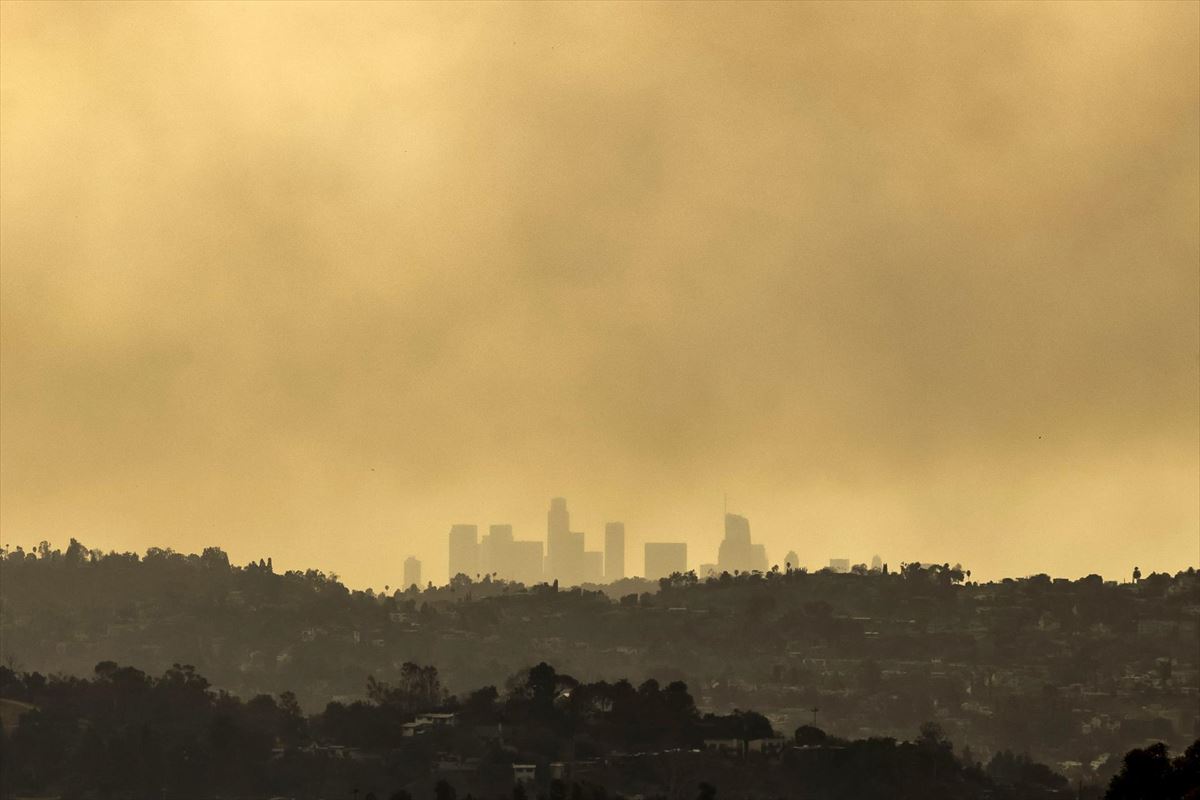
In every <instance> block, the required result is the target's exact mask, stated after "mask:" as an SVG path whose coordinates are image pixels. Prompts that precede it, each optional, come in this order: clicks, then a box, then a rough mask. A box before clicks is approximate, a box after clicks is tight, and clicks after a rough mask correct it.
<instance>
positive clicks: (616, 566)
mask: <svg viewBox="0 0 1200 800" xmlns="http://www.w3.org/2000/svg"><path fill="white" fill-rule="evenodd" d="M624 577H625V523H624V522H609V523H607V524H605V526H604V580H605V581H606V582H607V583H612V582H613V581H619V580H621V579H622V578H624Z"/></svg>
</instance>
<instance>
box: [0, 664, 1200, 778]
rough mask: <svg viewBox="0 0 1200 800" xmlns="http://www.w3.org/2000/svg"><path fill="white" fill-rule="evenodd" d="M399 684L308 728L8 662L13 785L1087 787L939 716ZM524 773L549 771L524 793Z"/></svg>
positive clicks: (157, 684) (309, 720)
mask: <svg viewBox="0 0 1200 800" xmlns="http://www.w3.org/2000/svg"><path fill="white" fill-rule="evenodd" d="M402 673H403V674H404V675H405V676H406V677H405V679H404V680H403V681H401V682H399V683H397V684H395V685H393V684H388V683H383V682H380V681H377V680H374V679H371V680H370V681H369V682H368V685H367V697H366V698H364V699H360V700H356V701H353V702H351V703H348V704H346V703H330V704H329V705H328V706H327V707H326V709H325V710H324V711H323V712H321V713H319V714H316V715H313V716H311V717H305V716H304V715H303V714H302V713H300V710H299V709H298V707H297V706H296V703H295V699H294V697H293V696H291V695H289V694H284V695H281V696H278V697H271V696H266V695H262V696H258V697H254V698H252V699H250V700H249V701H242V700H240V699H238V698H236V697H233V696H231V695H229V694H227V693H224V692H221V691H217V690H214V689H213V688H212V687H211V686H210V685H209V683H208V681H207V680H206V679H205V678H203V677H202V676H201V675H199V674H197V673H196V671H195V670H194V669H193V668H192V667H190V666H180V665H175V666H172V667H171V668H170V669H168V670H167V671H166V672H165V673H164V674H163V675H162V676H161V677H158V678H154V677H150V676H148V675H146V674H144V673H143V672H141V671H139V670H137V669H134V668H132V667H127V666H118V665H117V664H114V663H111V662H105V663H102V664H99V665H97V666H96V668H95V670H94V674H93V676H92V677H91V678H90V679H86V680H85V679H80V678H68V677H62V676H54V677H50V678H46V677H45V676H42V675H40V674H36V673H16V672H13V671H11V670H8V669H7V668H0V698H3V703H4V706H3V709H4V714H3V717H4V723H5V724H4V735H3V737H0V756H2V760H0V764H2V765H3V766H2V768H0V791H2V792H3V794H4V796H6V797H9V796H14V795H18V794H21V793H41V794H48V793H60V794H61V795H62V796H63V797H64V798H67V799H68V800H70V799H71V798H98V799H99V798H142V797H171V798H195V799H196V800H200V799H201V798H215V797H231V796H236V797H241V796H264V797H265V796H268V795H271V794H275V795H281V794H282V795H287V796H294V797H297V798H300V797H305V798H307V797H348V796H351V795H352V794H353V795H357V796H360V797H363V798H364V800H365V798H369V797H371V796H374V797H375V798H377V800H378V799H382V798H405V797H411V798H418V799H420V798H427V797H438V798H445V797H454V796H457V797H461V798H464V800H465V798H467V797H474V798H479V800H483V798H501V797H503V798H509V797H527V798H534V797H547V798H564V799H565V798H567V797H571V798H617V797H623V796H632V795H634V794H638V795H642V796H644V797H648V798H653V797H663V798H666V797H672V798H674V797H698V798H699V797H709V798H716V797H721V798H724V797H729V798H734V797H737V798H751V797H758V798H784V797H787V798H809V799H811V800H842V799H843V798H845V799H846V800H849V798H855V799H856V800H871V799H872V798H914V799H915V798H924V799H927V800H936V799H937V798H946V799H947V800H949V799H950V798H953V799H954V800H973V799H974V798H980V799H981V800H982V798H993V799H1002V798H1011V799H1012V800H1016V798H1029V799H1030V800H1037V798H1054V797H1066V796H1074V792H1073V791H1071V793H1070V794H1069V795H1068V793H1067V781H1066V780H1065V779H1064V778H1063V777H1062V776H1060V775H1057V774H1056V773H1054V772H1053V771H1052V770H1050V769H1048V768H1046V767H1045V766H1042V765H1040V764H1037V763H1034V762H1032V761H1030V760H1029V759H1028V757H1024V756H1014V755H1012V754H1011V753H1001V754H997V755H996V756H994V757H993V758H992V759H991V760H990V762H989V763H988V764H987V765H986V766H985V765H982V764H979V763H976V762H975V761H973V759H972V757H971V754H970V753H969V752H962V753H959V754H956V753H955V752H954V748H953V746H952V745H951V743H950V741H949V740H948V739H947V738H946V737H945V735H944V734H943V732H942V730H941V728H940V727H939V726H937V725H936V724H933V723H928V724H926V725H923V726H922V727H921V730H920V732H919V735H917V736H916V737H915V738H914V739H913V740H912V741H896V740H894V739H887V738H874V739H864V740H853V741H852V740H845V739H840V738H837V737H832V736H829V735H827V734H826V733H825V732H824V731H822V730H821V729H820V728H817V727H815V726H811V725H807V726H801V727H800V728H798V729H797V730H796V731H795V732H793V733H791V734H789V735H787V736H783V735H780V734H777V733H776V732H775V731H773V730H772V728H771V725H770V723H769V722H768V721H767V720H766V719H765V718H764V717H762V716H761V715H758V714H755V713H754V712H738V713H735V714H728V715H712V714H701V713H700V712H698V711H697V709H696V706H695V702H694V699H693V698H692V696H691V694H690V693H689V691H688V688H687V686H685V685H683V684H681V683H670V684H667V685H666V686H662V685H660V684H658V683H657V682H656V681H652V680H651V681H646V682H644V683H643V684H641V685H640V686H637V687H634V686H633V685H632V684H630V683H629V682H627V681H618V682H616V683H613V684H609V683H603V682H599V683H584V682H580V681H578V680H576V679H574V678H572V677H570V676H568V675H564V674H561V673H559V672H558V671H556V670H555V669H554V668H553V667H551V666H549V665H547V664H545V663H542V664H538V665H536V666H534V667H532V668H530V669H527V670H523V671H521V672H520V673H518V674H516V675H514V676H512V677H511V679H510V680H509V681H507V683H506V685H505V687H504V689H503V690H498V689H497V688H496V687H493V686H487V687H483V688H481V689H477V690H474V691H472V692H469V693H467V694H466V695H465V696H463V697H461V698H460V697H455V696H451V695H447V694H446V693H445V692H444V690H442V689H441V686H440V681H439V679H438V676H437V671H436V670H435V669H433V668H431V667H420V666H418V665H415V664H408V665H405V667H404V669H403V670H402ZM1160 762H1162V763H1160ZM1163 764H1165V766H1163ZM520 765H526V767H527V768H528V769H530V770H532V773H531V774H528V775H527V776H526V780H524V781H521V782H519V781H518V778H519V777H520V776H519V775H518V774H517V772H516V770H517V769H519V768H520ZM1195 766H1196V747H1193V748H1192V749H1191V750H1189V751H1188V755H1187V756H1186V757H1185V758H1181V759H1178V760H1176V761H1175V762H1174V765H1172V764H1171V763H1170V762H1168V761H1166V760H1165V752H1164V751H1162V750H1161V749H1158V748H1151V749H1150V750H1149V751H1147V753H1146V754H1133V753H1131V754H1130V756H1129V757H1128V758H1127V759H1126V769H1125V771H1124V772H1122V773H1121V775H1120V776H1118V778H1117V779H1116V780H1114V782H1113V789H1112V792H1117V793H1116V794H1113V793H1112V792H1110V795H1109V796H1110V797H1113V798H1126V797H1142V796H1145V797H1158V796H1160V795H1135V794H1129V793H1128V792H1130V791H1132V790H1133V789H1132V788H1131V787H1136V786H1141V785H1146V786H1158V785H1160V784H1161V785H1162V786H1164V787H1179V786H1184V785H1185V784H1186V782H1187V781H1190V780H1193V779H1194V777H1195V774H1196V770H1195ZM1167 773H1169V774H1167ZM1119 792H1126V793H1125V794H1121V793H1119ZM1092 796H1096V797H1098V796H1099V792H1098V791H1097V792H1096V793H1095V794H1094V795H1092ZM1161 796H1163V797H1166V796H1168V795H1161ZM1172 796H1174V795H1172Z"/></svg>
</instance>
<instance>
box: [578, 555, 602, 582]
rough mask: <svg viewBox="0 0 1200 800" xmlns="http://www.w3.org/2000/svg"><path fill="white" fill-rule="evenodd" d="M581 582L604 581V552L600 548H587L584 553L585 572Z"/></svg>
mask: <svg viewBox="0 0 1200 800" xmlns="http://www.w3.org/2000/svg"><path fill="white" fill-rule="evenodd" d="M579 582H580V583H603V582H604V553H602V552H600V551H599V550H586V551H584V553H583V574H582V575H581V576H580V581H579Z"/></svg>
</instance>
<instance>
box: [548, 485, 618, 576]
mask: <svg viewBox="0 0 1200 800" xmlns="http://www.w3.org/2000/svg"><path fill="white" fill-rule="evenodd" d="M545 579H546V580H548V581H550V580H557V581H558V582H559V583H560V584H561V585H563V586H578V585H580V584H582V583H600V582H601V581H602V580H603V579H604V554H603V553H601V552H599V551H593V552H588V551H586V550H585V549H584V535H583V533H581V532H580V531H573V530H571V515H570V513H569V512H568V511H567V501H566V499H565V498H562V497H555V498H552V499H551V500H550V510H549V512H547V514H546V558H545Z"/></svg>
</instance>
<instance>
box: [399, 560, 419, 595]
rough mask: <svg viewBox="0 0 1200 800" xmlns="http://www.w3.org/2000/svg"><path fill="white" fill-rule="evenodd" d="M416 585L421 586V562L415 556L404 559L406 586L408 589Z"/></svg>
mask: <svg viewBox="0 0 1200 800" xmlns="http://www.w3.org/2000/svg"><path fill="white" fill-rule="evenodd" d="M412 586H416V587H417V588H418V589H420V588H421V562H420V561H418V560H417V559H416V557H414V556H409V557H408V558H406V559H404V586H403V587H402V588H404V589H405V590H406V591H407V590H408V589H409V588H410V587H412Z"/></svg>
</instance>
